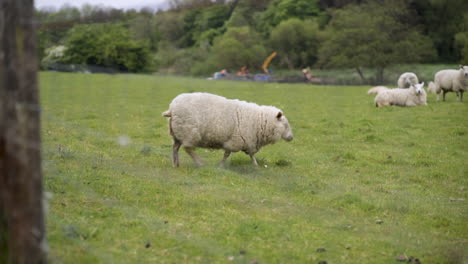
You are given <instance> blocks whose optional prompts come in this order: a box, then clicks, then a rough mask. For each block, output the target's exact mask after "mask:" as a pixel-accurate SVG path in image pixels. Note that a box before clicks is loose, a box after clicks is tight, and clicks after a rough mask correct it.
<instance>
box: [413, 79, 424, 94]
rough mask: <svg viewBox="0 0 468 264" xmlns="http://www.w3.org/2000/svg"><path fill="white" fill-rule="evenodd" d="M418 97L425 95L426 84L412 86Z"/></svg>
mask: <svg viewBox="0 0 468 264" xmlns="http://www.w3.org/2000/svg"><path fill="white" fill-rule="evenodd" d="M411 87H414V90H415V92H416V94H417V95H420V94H422V93H424V82H422V83H417V84H414V85H412V86H411Z"/></svg>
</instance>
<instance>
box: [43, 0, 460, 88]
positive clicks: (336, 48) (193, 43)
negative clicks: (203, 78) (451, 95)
mask: <svg viewBox="0 0 468 264" xmlns="http://www.w3.org/2000/svg"><path fill="white" fill-rule="evenodd" d="M169 3H170V9H169V10H166V11H157V12H154V11H153V10H151V9H147V8H146V9H142V10H140V11H136V10H118V9H112V8H103V7H95V6H91V5H84V6H82V7H81V8H76V7H70V6H64V7H63V8H61V9H60V10H39V11H37V17H38V19H39V21H40V23H41V27H40V30H39V34H38V35H39V46H40V51H39V52H40V55H41V58H43V64H42V65H43V66H44V67H46V66H47V64H50V63H54V62H62V63H63V62H67V63H76V64H92V65H100V66H106V67H113V68H116V69H119V70H124V71H135V72H139V71H167V72H175V73H180V74H197V75H206V74H211V73H212V72H213V71H214V70H220V69H223V68H226V69H228V70H229V71H231V72H232V71H237V70H239V68H240V67H243V66H247V67H249V69H250V70H251V71H257V70H260V68H261V64H262V62H263V61H264V60H265V59H266V56H268V54H271V53H272V52H273V51H276V52H278V55H279V56H278V57H277V58H276V59H275V60H273V62H272V65H273V67H274V68H276V69H281V68H288V69H300V68H302V67H327V68H341V67H347V68H350V67H351V68H355V69H357V70H358V71H359V72H360V73H361V74H362V72H361V71H362V68H363V67H372V68H377V69H378V74H377V75H376V76H375V80H374V81H377V82H378V81H379V80H380V79H381V77H382V75H383V71H384V69H385V68H387V67H388V66H391V65H394V64H399V63H418V62H444V63H467V60H468V54H467V51H468V34H467V32H468V31H467V30H468V22H467V21H468V15H467V14H466V13H467V12H465V11H466V10H468V2H467V1H464V0H414V1H404V0H216V1H211V0H203V1H194V0H171V1H169ZM61 46H65V49H64V50H65V51H64V52H62V53H63V54H62V53H60V52H59V53H57V52H56V51H57V49H56V47H61ZM58 50H62V48H60V49H58ZM51 52H54V53H53V54H50V53H51Z"/></svg>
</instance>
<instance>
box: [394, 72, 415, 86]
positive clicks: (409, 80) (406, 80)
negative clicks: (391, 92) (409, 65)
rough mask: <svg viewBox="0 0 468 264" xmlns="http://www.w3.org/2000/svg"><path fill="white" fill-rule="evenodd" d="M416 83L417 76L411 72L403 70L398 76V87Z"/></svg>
mask: <svg viewBox="0 0 468 264" xmlns="http://www.w3.org/2000/svg"><path fill="white" fill-rule="evenodd" d="M418 83H419V80H418V76H416V74H414V73H412V72H405V73H403V74H402V75H400V78H398V88H410V86H411V85H412V84H413V85H414V84H418Z"/></svg>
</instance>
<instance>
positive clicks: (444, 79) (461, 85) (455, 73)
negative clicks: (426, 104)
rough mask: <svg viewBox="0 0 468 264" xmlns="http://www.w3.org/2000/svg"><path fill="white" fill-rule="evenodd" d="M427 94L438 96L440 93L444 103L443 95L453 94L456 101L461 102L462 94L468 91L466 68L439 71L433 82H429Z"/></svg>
mask: <svg viewBox="0 0 468 264" xmlns="http://www.w3.org/2000/svg"><path fill="white" fill-rule="evenodd" d="M427 90H428V91H429V92H431V93H435V94H437V101H439V94H440V93H441V92H442V98H443V99H442V100H444V101H445V94H446V93H448V92H455V93H456V94H457V97H458V100H459V101H463V93H464V92H465V91H466V90H468V66H463V65H460V69H459V70H441V71H438V72H437V73H436V74H435V76H434V82H429V85H428V89H427Z"/></svg>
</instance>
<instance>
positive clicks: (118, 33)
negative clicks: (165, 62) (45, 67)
mask: <svg viewBox="0 0 468 264" xmlns="http://www.w3.org/2000/svg"><path fill="white" fill-rule="evenodd" d="M66 47H67V48H66V50H65V55H64V59H63V62H65V63H75V64H89V65H98V66H105V67H113V68H117V69H119V70H124V71H133V72H140V71H144V70H146V69H147V67H148V66H149V62H150V57H149V49H148V47H147V45H146V44H145V43H142V42H139V41H135V40H132V39H131V37H130V33H129V32H128V29H126V28H125V27H123V26H121V25H115V24H89V25H77V26H75V27H73V29H71V30H70V32H69V35H68V37H67V41H66Z"/></svg>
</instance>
